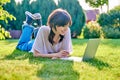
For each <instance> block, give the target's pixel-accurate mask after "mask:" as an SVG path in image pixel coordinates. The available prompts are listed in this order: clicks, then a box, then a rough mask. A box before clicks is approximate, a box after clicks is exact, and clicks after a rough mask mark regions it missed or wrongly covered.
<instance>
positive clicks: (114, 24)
mask: <svg viewBox="0 0 120 80" xmlns="http://www.w3.org/2000/svg"><path fill="white" fill-rule="evenodd" d="M98 23H99V24H100V25H101V26H102V27H103V28H102V30H103V33H104V37H105V38H120V11H119V10H117V9H113V10H111V11H110V12H108V13H103V14H101V15H100V16H99V18H98Z"/></svg>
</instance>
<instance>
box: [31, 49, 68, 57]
mask: <svg viewBox="0 0 120 80" xmlns="http://www.w3.org/2000/svg"><path fill="white" fill-rule="evenodd" d="M33 56H34V57H48V58H62V57H67V56H69V53H68V52H67V51H65V50H62V51H60V52H57V53H51V54H44V53H40V52H38V51H37V50H35V49H34V51H33Z"/></svg>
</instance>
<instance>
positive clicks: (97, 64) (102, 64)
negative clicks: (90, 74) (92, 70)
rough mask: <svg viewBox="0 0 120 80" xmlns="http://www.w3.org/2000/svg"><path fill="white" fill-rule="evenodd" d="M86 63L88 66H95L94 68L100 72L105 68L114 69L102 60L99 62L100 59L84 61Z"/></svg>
mask: <svg viewBox="0 0 120 80" xmlns="http://www.w3.org/2000/svg"><path fill="white" fill-rule="evenodd" d="M84 62H86V63H88V64H89V65H91V66H94V67H96V68H98V69H99V70H102V69H103V68H105V67H108V68H111V67H112V66H111V65H109V64H108V63H106V62H103V61H101V60H98V59H96V58H94V59H90V60H89V61H84Z"/></svg>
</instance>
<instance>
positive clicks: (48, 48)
mask: <svg viewBox="0 0 120 80" xmlns="http://www.w3.org/2000/svg"><path fill="white" fill-rule="evenodd" d="M49 33H50V27H49V26H41V27H40V29H39V31H38V33H37V36H36V38H35V42H34V44H33V47H32V51H33V50H34V49H35V50H37V51H38V52H40V53H42V54H48V53H56V52H59V51H60V50H67V51H68V52H69V53H70V52H72V42H71V33H70V28H68V30H67V32H66V34H65V36H64V38H63V40H62V41H61V42H60V43H57V44H54V45H52V44H51V43H50V42H49V40H48V36H49Z"/></svg>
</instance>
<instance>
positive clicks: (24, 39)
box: [16, 25, 34, 51]
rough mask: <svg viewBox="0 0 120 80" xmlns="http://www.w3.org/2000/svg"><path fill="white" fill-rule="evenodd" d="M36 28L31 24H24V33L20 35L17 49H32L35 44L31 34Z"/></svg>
mask: <svg viewBox="0 0 120 80" xmlns="http://www.w3.org/2000/svg"><path fill="white" fill-rule="evenodd" d="M33 30H34V28H33V27H32V26H30V25H24V26H23V30H22V34H21V36H20V39H19V42H18V45H17V47H16V48H17V49H20V50H23V51H30V50H31V48H32V45H33V41H31V36H32V33H33Z"/></svg>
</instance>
